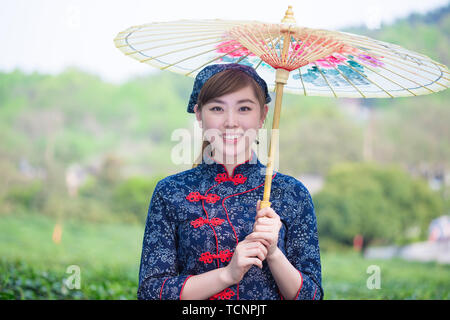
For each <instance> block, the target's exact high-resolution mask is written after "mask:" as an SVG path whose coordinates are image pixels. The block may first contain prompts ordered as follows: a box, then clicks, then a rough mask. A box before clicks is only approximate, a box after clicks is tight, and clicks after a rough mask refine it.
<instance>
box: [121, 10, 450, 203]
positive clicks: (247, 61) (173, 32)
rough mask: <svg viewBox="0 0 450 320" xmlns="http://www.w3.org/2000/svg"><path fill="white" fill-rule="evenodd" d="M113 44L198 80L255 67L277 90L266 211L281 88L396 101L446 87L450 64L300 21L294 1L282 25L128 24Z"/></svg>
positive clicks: (449, 81)
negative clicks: (235, 67)
mask: <svg viewBox="0 0 450 320" xmlns="http://www.w3.org/2000/svg"><path fill="white" fill-rule="evenodd" d="M114 43H115V45H116V47H117V48H118V49H120V50H121V51H122V52H123V53H124V54H125V55H127V56H129V57H131V58H133V59H136V60H138V61H140V62H144V63H147V64H150V65H152V66H154V67H157V68H160V69H162V70H170V71H173V72H176V73H180V74H184V75H186V76H191V77H195V76H196V74H197V73H198V72H199V71H200V70H201V69H202V68H204V67H205V66H207V65H209V64H217V63H240V64H244V65H249V66H252V67H253V68H255V69H256V70H257V72H258V74H259V75H260V76H261V77H262V78H264V80H266V82H267V83H268V85H269V88H270V89H274V90H275V92H276V98H275V108H274V114H273V123H272V136H271V140H270V141H271V143H270V147H269V155H268V162H267V166H266V179H265V185H264V198H263V200H262V202H261V208H264V207H268V206H270V202H269V199H270V189H271V183H272V174H273V163H274V153H275V150H276V148H277V146H276V143H277V141H278V137H277V136H276V135H277V134H278V128H279V119H280V112H281V104H282V95H283V90H286V91H287V92H290V93H297V94H303V95H305V96H306V95H309V96H331V97H336V98H338V97H347V98H394V97H406V96H417V95H422V94H429V93H434V92H437V91H441V90H444V89H446V88H448V87H449V84H450V73H449V70H448V68H447V67H446V66H445V65H443V64H440V63H438V62H436V61H433V60H432V59H430V58H429V57H427V56H424V55H422V54H419V53H416V52H412V51H409V50H407V49H404V48H402V47H400V46H398V45H394V44H391V43H386V42H382V41H378V40H374V39H371V38H368V37H365V36H360V35H355V34H350V33H345V32H338V31H329V30H322V29H311V28H306V27H301V26H298V25H296V22H295V19H294V16H293V12H292V7H291V6H289V8H288V10H287V11H286V13H285V17H284V18H283V19H282V21H281V23H279V24H273V23H264V22H258V21H226V20H217V19H216V20H179V21H173V22H156V23H149V24H143V25H138V26H133V27H130V28H128V29H126V30H124V31H122V32H119V33H118V34H117V36H116V37H115V39H114Z"/></svg>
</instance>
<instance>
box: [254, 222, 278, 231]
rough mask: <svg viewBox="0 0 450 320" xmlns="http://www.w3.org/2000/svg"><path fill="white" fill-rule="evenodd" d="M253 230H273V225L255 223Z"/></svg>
mask: <svg viewBox="0 0 450 320" xmlns="http://www.w3.org/2000/svg"><path fill="white" fill-rule="evenodd" d="M253 231H254V232H272V231H273V226H268V225H261V224H257V225H255V227H254V228H253Z"/></svg>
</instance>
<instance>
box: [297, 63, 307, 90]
mask: <svg viewBox="0 0 450 320" xmlns="http://www.w3.org/2000/svg"><path fill="white" fill-rule="evenodd" d="M300 69H301V68H298V74H299V76H300V81H301V82H302V87H303V93H304V94H305V97H306V96H307V94H306V88H305V84H304V83H303V77H302V72H301V70H300Z"/></svg>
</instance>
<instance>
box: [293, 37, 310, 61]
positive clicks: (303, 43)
mask: <svg viewBox="0 0 450 320" xmlns="http://www.w3.org/2000/svg"><path fill="white" fill-rule="evenodd" d="M311 34H312V33H311V32H309V33H308V36H307V37H306V39H305V40H304V41H302V45H301V46H300V47H299V48H298V49H297V51H296V52H295V54H296V53H297V52H298V51H300V50H302V49H303V47H304V46H305V44H306V43H307V42H308V40H309V38H310V37H311ZM295 40H296V41H297V42H299V41H298V40H297V39H295ZM305 50H307V49H305ZM304 52H305V51H303V52H302V53H301V54H300V55H299V56H298V57H299V58H301V59H303V57H302V55H303V53H304Z"/></svg>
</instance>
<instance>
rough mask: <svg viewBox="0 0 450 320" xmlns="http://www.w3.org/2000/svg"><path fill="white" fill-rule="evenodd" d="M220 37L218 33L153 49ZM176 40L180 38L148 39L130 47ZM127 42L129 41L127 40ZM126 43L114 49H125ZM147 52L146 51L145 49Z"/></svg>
mask: <svg viewBox="0 0 450 320" xmlns="http://www.w3.org/2000/svg"><path fill="white" fill-rule="evenodd" d="M219 36H220V34H219V33H218V34H217V35H215V36H212V37H206V38H190V40H185V41H180V42H171V43H168V44H162V45H159V46H156V47H154V48H160V47H166V46H172V45H176V44H182V43H189V42H195V41H202V40H209V39H217V38H218V37H219ZM176 39H180V37H176V38H166V39H148V40H145V41H140V42H133V43H132V45H133V46H135V45H138V44H145V43H150V42H157V41H167V40H176ZM127 40H129V39H127ZM128 43H130V42H129V41H127V44H122V45H116V48H123V47H127V46H128ZM145 50H148V49H145Z"/></svg>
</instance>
